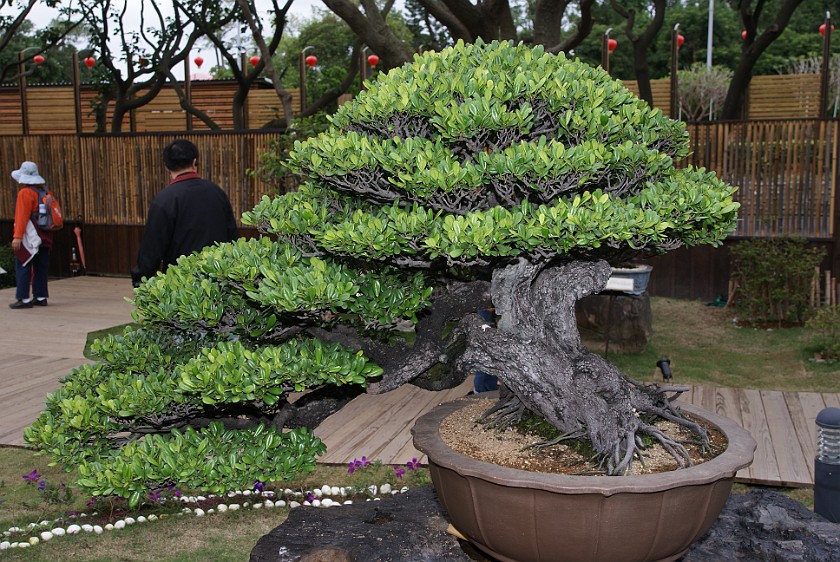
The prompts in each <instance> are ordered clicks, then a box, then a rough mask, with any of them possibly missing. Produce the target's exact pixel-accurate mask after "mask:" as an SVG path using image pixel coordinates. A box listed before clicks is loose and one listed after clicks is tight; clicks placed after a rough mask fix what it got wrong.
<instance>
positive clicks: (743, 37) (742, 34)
mask: <svg viewBox="0 0 840 562" xmlns="http://www.w3.org/2000/svg"><path fill="white" fill-rule="evenodd" d="M746 38H747V30H746V29H745V30H744V31H742V32H741V39H746Z"/></svg>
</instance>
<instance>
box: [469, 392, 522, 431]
mask: <svg viewBox="0 0 840 562" xmlns="http://www.w3.org/2000/svg"><path fill="white" fill-rule="evenodd" d="M527 412H528V408H526V407H525V404H523V403H522V400H520V399H519V398H518V397H517V396H516V395H515V394H512V393H511V394H509V395H507V396H506V397H504V398H499V401H498V402H496V404H495V405H494V406H493V407H492V408H490V409H489V410H487V411H486V412H484V414H482V416H481V417H480V418H479V419H478V422H479V423H481V424H484V425H485V426H487V427H489V428H491V429H495V430H497V431H504V430H506V429H510V428H511V427H514V426H516V425H517V424H519V423H520V422H521V421H522V420H523V419H524V418H525V415H526V413H527Z"/></svg>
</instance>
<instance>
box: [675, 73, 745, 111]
mask: <svg viewBox="0 0 840 562" xmlns="http://www.w3.org/2000/svg"><path fill="white" fill-rule="evenodd" d="M678 74H679V78H680V88H679V96H680V109H681V110H682V111H683V113H685V114H686V120H687V121H709V120H712V119H715V118H717V116H718V115H720V113H721V110H722V109H723V102H724V100H725V99H726V92H727V91H728V90H729V82H731V81H732V74H733V73H732V71H731V70H730V69H728V68H724V67H721V66H713V67H711V68H709V67H708V66H706V65H705V64H703V63H699V62H696V63H694V64H692V65H691V68H690V69H689V70H680V71H679V73H678Z"/></svg>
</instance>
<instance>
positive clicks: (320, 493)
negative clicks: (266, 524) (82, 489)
mask: <svg viewBox="0 0 840 562" xmlns="http://www.w3.org/2000/svg"><path fill="white" fill-rule="evenodd" d="M407 491H408V486H403V487H402V488H400V489H399V490H395V489H394V488H393V487H392V486H391V485H390V484H388V483H385V484H382V485H381V486H375V485H372V486H369V487H368V488H367V489H365V490H364V492H366V493H369V494H370V495H371V496H373V498H368V499H367V500H366V501H379V500H380V497H379V496H378V495H377V493H378V494H379V495H385V496H387V495H395V494H404V493H405V492H407ZM355 492H356V490H354V489H353V488H350V487H346V488H345V487H338V486H328V485H326V484H325V485H324V486H322V487H321V488H315V489H314V490H308V491H306V492H296V491H294V490H291V489H289V488H286V489H285V490H283V495H282V498H285V499H281V498H277V499H275V498H276V496H277V495H276V494H275V493H274V492H272V491H265V492H252V491H251V490H235V491H231V492H228V493H227V494H225V496H226V497H228V498H231V499H232V498H236V497H238V496H241V497H242V500H243V501H242V503H228V504H224V503H220V504H219V505H217V506H216V507H215V508H211V509H208V510H207V511H205V510H203V509H201V508H191V507H186V506H185V507H184V508H183V509H182V510H181V512H180V513H176V515H182V514H189V515H195V516H196V517H204V516H206V515H212V514H214V513H225V512H227V511H237V510H240V509H248V508H250V509H271V508H274V507H289V508H290V509H294V508H297V507H302V506H306V507H321V508H325V507H338V506H342V505H350V504H352V503H353V501H352V500H349V499H344V500H342V498H346V497H347V496H348V495H353V494H354V493H355ZM310 496H311V497H312V498H314V499H312V501H309V500H308V499H306V498H308V497H310ZM215 497H216V496H215V495H213V494H208V495H207V496H181V498H180V500H181V502H183V503H185V504H190V503H198V502H200V501H204V500H206V499H207V498H215ZM290 498H296V499H295V500H293V499H290ZM287 500H288V501H287ZM298 500H300V501H298ZM93 515H96V514H95V513H94V514H93ZM77 517H78V518H80V519H81V518H85V517H88V515H87V514H86V513H81V514H79V515H78V516H77ZM162 517H165V516H158V515H155V514H154V513H152V514H150V515H148V516H144V515H140V516H138V517H136V518H134V517H126V518H124V519H119V520H117V521H114V522H113V523H108V524H107V525H105V526H104V527H102V526H100V525H88V524H83V523H81V521H80V522H78V523H71V524H69V525H67V527H57V526H56V524H57V523H59V522H64V523H67V519H57V520H55V521H46V520H44V521H40V522H39V523H29V525H27V526H26V528H21V527H9V529H8V530H6V531H4V532H3V536H2V538H3V539H4V540H2V541H1V542H0V550H8V549H10V548H29V547H30V546H35V545H36V544H39V543H42V542H47V541H49V540H52V539H54V538H57V537H63V536H67V535H78V534H81V533H94V534H96V535H101V534H102V533H103V532H104V531H114V530H119V529H125V528H126V527H127V526H129V525H134V524H135V523H146V522H148V521H158V520H159V519H161V518H162ZM22 533H25V534H28V533H32V536H31V537H29V538H27V539H24V540H17V541H15V542H11V541H10V540H8V539H9V538H10V537H11V536H12V535H13V534H22Z"/></svg>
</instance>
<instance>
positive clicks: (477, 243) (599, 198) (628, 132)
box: [244, 42, 738, 265]
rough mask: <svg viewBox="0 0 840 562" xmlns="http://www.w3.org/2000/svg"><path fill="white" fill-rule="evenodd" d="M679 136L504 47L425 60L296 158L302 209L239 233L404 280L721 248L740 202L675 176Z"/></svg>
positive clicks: (289, 208) (539, 54)
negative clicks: (280, 239)
mask: <svg viewBox="0 0 840 562" xmlns="http://www.w3.org/2000/svg"><path fill="white" fill-rule="evenodd" d="M687 152H688V136H687V133H686V131H685V127H684V125H683V124H682V123H681V122H677V121H672V120H670V119H668V118H666V117H665V116H663V115H662V113H661V111H659V110H657V109H652V108H650V107H649V106H648V105H647V104H645V103H644V102H643V101H641V100H639V99H638V98H636V97H635V96H634V95H633V94H632V93H630V92H629V91H628V90H627V89H625V88H624V87H623V86H622V85H621V83H620V82H617V81H614V80H612V79H610V77H609V75H608V74H607V73H606V72H604V71H603V70H602V69H596V68H592V67H589V66H587V65H585V64H582V63H580V62H578V61H573V60H568V59H566V58H565V57H564V56H563V55H562V54H561V55H559V56H555V55H551V54H548V53H545V52H544V51H543V50H542V49H541V48H540V47H537V48H534V49H531V48H528V47H525V46H523V45H519V46H514V45H511V44H509V43H507V42H500V43H492V44H490V45H484V44H483V43H481V42H478V43H476V44H474V45H464V44H462V43H459V44H458V45H456V46H455V47H453V48H449V49H445V50H444V51H443V52H441V53H426V54H423V55H417V56H416V57H415V61H414V63H413V64H410V65H406V66H404V67H402V68H399V69H395V70H392V71H391V72H389V73H388V74H387V75H386V76H380V77H379V78H378V80H377V81H375V82H374V83H372V84H370V87H369V89H368V90H367V91H365V92H362V93H361V94H360V95H359V97H358V98H357V99H356V100H354V101H353V102H351V103H349V104H346V105H344V106H342V107H341V109H340V110H339V111H338V113H337V114H336V115H335V116H334V118H333V119H332V126H331V128H330V129H329V130H328V131H326V132H324V133H322V134H320V135H318V136H317V137H314V138H312V139H309V140H307V141H305V142H297V143H295V148H294V150H293V152H292V154H291V159H290V164H289V165H290V166H291V168H292V169H293V170H294V171H296V172H297V173H299V174H301V175H302V176H303V177H305V178H306V179H307V180H308V182H309V183H308V184H307V185H306V186H305V187H304V188H303V189H301V190H300V191H299V192H298V193H294V194H289V195H286V196H284V197H280V198H276V199H270V198H264V199H263V201H262V202H260V203H259V204H258V205H257V207H256V208H255V209H254V211H253V212H251V213H246V215H245V218H244V220H245V221H246V222H249V223H251V224H256V225H259V226H260V227H261V228H263V229H265V230H266V231H269V232H272V233H275V234H278V235H281V236H286V237H289V239H291V240H294V241H295V242H296V243H297V244H299V245H302V246H301V247H302V248H305V249H307V250H309V251H310V252H313V253H317V252H318V251H321V252H325V253H329V254H337V255H344V256H354V257H361V258H363V259H373V260H385V261H390V262H393V263H395V264H407V265H419V264H422V263H427V264H428V263H432V262H435V261H438V262H441V261H442V262H445V264H446V265H455V264H467V265H471V264H475V263H481V262H485V263H486V262H493V261H503V260H507V259H509V258H511V257H514V256H521V257H526V258H528V259H530V260H537V261H547V260H552V259H555V258H557V257H562V256H568V257H572V258H586V259H595V258H607V259H618V258H619V257H621V256H624V255H627V253H628V251H630V252H632V251H636V250H643V251H647V252H653V253H655V252H662V251H667V250H669V249H673V248H675V247H677V246H679V245H682V244H687V245H695V244H703V243H707V244H713V245H717V244H719V243H720V242H721V240H722V239H723V238H724V237H725V236H726V234H727V233H729V232H730V231H731V230H732V229H733V228H734V221H735V217H736V211H737V208H738V204H737V203H736V202H734V201H733V200H732V193H733V192H734V189H733V188H732V187H730V186H728V185H726V184H724V183H723V182H721V181H720V180H719V179H717V178H716V177H715V175H714V174H713V173H710V172H706V171H705V170H703V169H693V168H685V169H678V168H677V166H676V161H677V160H678V159H679V158H681V157H683V156H685V155H686V154H687Z"/></svg>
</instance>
